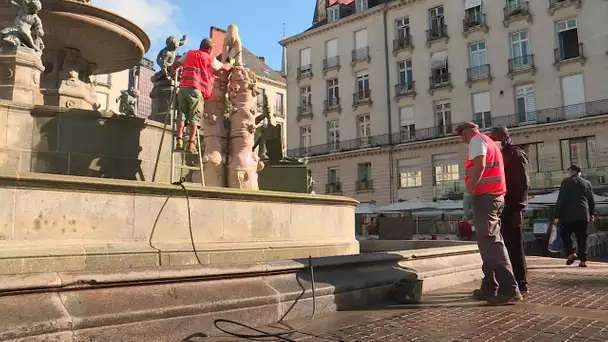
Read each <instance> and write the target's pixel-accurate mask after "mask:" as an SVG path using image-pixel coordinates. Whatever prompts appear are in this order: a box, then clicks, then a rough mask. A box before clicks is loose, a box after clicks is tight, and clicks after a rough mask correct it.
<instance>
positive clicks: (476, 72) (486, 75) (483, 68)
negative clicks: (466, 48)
mask: <svg viewBox="0 0 608 342" xmlns="http://www.w3.org/2000/svg"><path fill="white" fill-rule="evenodd" d="M484 80H487V81H488V83H492V74H491V73H490V64H484V65H479V66H475V67H470V68H468V69H467V85H468V86H469V88H471V86H472V85H473V83H475V82H478V81H484Z"/></svg>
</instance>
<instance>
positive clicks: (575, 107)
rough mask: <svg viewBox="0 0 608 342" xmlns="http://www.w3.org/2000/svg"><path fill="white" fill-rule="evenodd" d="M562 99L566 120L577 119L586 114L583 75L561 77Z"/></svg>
mask: <svg viewBox="0 0 608 342" xmlns="http://www.w3.org/2000/svg"><path fill="white" fill-rule="evenodd" d="M561 84H562V98H563V100H564V112H565V113H564V114H565V116H566V119H577V118H580V117H582V116H584V115H585V114H586V110H587V108H586V106H585V82H584V80H583V75H582V74H578V75H571V76H565V77H562V80H561Z"/></svg>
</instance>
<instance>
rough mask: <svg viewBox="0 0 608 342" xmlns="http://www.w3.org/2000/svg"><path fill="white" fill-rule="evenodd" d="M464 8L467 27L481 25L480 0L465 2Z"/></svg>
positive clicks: (467, 0)
mask: <svg viewBox="0 0 608 342" xmlns="http://www.w3.org/2000/svg"><path fill="white" fill-rule="evenodd" d="M464 8H465V22H466V25H467V27H475V26H480V25H481V24H483V21H482V20H483V14H482V13H483V12H482V9H481V0H465V2H464Z"/></svg>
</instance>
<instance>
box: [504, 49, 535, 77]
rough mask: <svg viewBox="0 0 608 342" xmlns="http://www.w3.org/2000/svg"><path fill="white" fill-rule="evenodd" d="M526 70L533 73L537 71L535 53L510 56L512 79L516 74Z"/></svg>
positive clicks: (510, 74)
mask: <svg viewBox="0 0 608 342" xmlns="http://www.w3.org/2000/svg"><path fill="white" fill-rule="evenodd" d="M526 72H531V73H532V75H534V74H535V73H536V66H535V64H534V55H525V56H520V57H513V58H509V76H511V79H513V76H514V75H517V74H521V73H526Z"/></svg>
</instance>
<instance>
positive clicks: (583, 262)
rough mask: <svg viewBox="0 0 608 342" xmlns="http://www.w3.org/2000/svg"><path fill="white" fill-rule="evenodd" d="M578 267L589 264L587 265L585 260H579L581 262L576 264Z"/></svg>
mask: <svg viewBox="0 0 608 342" xmlns="http://www.w3.org/2000/svg"><path fill="white" fill-rule="evenodd" d="M578 267H589V266H587V262H586V261H581V263H580V264H578Z"/></svg>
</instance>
